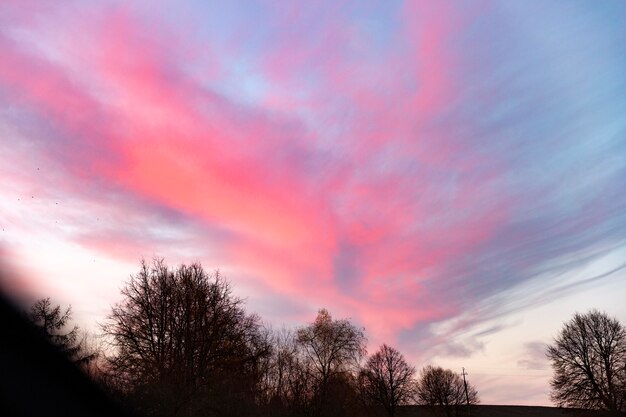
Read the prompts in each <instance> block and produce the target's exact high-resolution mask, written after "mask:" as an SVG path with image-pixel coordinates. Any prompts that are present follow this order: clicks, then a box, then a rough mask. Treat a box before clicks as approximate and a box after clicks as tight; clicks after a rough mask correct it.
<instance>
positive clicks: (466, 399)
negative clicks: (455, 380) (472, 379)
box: [461, 368, 470, 417]
mask: <svg viewBox="0 0 626 417" xmlns="http://www.w3.org/2000/svg"><path fill="white" fill-rule="evenodd" d="M461 375H463V385H464V386H465V401H467V417H470V402H469V395H468V394H467V381H466V380H465V375H467V372H465V368H463V373H461Z"/></svg>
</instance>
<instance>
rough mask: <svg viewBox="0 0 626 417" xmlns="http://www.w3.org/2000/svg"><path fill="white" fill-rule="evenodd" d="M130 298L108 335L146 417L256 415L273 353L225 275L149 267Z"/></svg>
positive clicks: (134, 282)
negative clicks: (262, 371) (264, 361)
mask: <svg viewBox="0 0 626 417" xmlns="http://www.w3.org/2000/svg"><path fill="white" fill-rule="evenodd" d="M122 294H123V296H124V299H123V301H122V302H121V303H119V304H117V305H116V306H114V307H113V309H112V312H111V314H110V316H109V318H108V320H107V322H106V324H105V325H104V326H103V330H104V332H105V334H107V335H108V336H109V337H110V338H111V339H112V343H113V345H114V347H115V349H116V351H117V353H116V354H115V356H113V357H112V359H111V363H112V367H113V370H114V372H115V373H116V375H117V377H118V379H119V381H120V385H121V386H122V387H124V389H125V391H126V393H127V395H128V396H129V398H130V399H131V401H133V402H134V403H135V404H136V405H137V406H138V407H139V408H140V409H141V411H143V412H144V413H145V414H148V415H198V416H200V415H229V414H232V415H244V414H249V412H250V410H251V408H252V407H253V406H254V397H255V394H256V389H257V383H258V382H259V363H260V360H261V358H263V357H264V356H266V355H267V354H268V353H269V348H270V347H269V345H268V344H267V341H266V340H265V339H264V337H263V333H262V332H261V327H260V322H259V318H258V317H257V316H255V315H249V314H247V313H246V312H245V311H244V309H243V301H242V300H241V299H239V298H236V297H234V296H233V295H232V293H231V289H230V286H229V284H228V283H227V282H226V281H225V280H224V279H223V278H222V277H221V276H220V275H219V273H217V272H216V273H214V274H208V273H206V272H205V271H204V269H203V268H202V266H201V265H200V264H192V265H189V266H187V265H181V266H179V267H178V268H177V269H175V270H170V269H168V267H167V265H166V264H165V262H164V261H163V260H162V259H156V260H154V261H153V262H152V264H151V265H149V264H147V263H146V262H142V263H141V268H140V270H139V273H138V274H137V275H131V277H130V280H129V281H128V283H127V284H126V286H125V287H124V289H123V290H122Z"/></svg>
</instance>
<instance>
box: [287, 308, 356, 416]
mask: <svg viewBox="0 0 626 417" xmlns="http://www.w3.org/2000/svg"><path fill="white" fill-rule="evenodd" d="M296 341H297V343H298V346H299V347H300V349H301V352H302V355H303V357H304V360H305V361H306V363H307V365H308V366H307V369H308V371H309V373H310V375H311V376H312V378H313V379H314V381H315V382H316V393H315V394H316V398H317V413H318V414H329V413H331V411H330V408H329V407H330V401H329V399H330V396H329V393H330V390H329V388H330V386H331V384H332V385H334V386H336V390H338V389H339V388H338V387H342V388H341V389H343V388H344V387H345V384H346V383H347V381H350V377H351V376H352V375H354V374H355V373H356V371H357V369H358V365H359V361H360V360H361V358H362V357H363V356H364V355H365V353H366V349H365V344H366V339H365V335H364V333H363V329H360V328H358V327H356V326H355V325H353V324H352V323H351V322H350V321H349V320H345V319H344V320H333V318H332V316H331V315H330V313H329V312H328V311H327V310H326V309H321V310H319V312H318V314H317V317H316V318H315V321H314V322H313V323H311V324H309V325H307V326H304V327H301V328H299V329H298V331H297V333H296Z"/></svg>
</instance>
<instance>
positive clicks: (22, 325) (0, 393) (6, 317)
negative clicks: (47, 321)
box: [0, 272, 133, 417]
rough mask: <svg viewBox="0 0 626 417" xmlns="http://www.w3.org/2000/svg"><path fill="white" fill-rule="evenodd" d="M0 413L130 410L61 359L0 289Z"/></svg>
mask: <svg viewBox="0 0 626 417" xmlns="http://www.w3.org/2000/svg"><path fill="white" fill-rule="evenodd" d="M0 273H1V272H0ZM0 415H1V416H7V417H8V416H24V417H26V416H28V417H30V416H32V417H40V416H46V417H55V416H94V417H97V416H121V417H123V416H129V417H130V416H132V415H133V414H132V413H130V412H128V411H127V410H124V409H123V408H122V407H121V406H120V405H118V404H117V403H116V402H115V401H114V400H112V399H111V398H109V396H108V395H107V394H106V393H105V392H104V391H103V390H102V389H100V388H99V387H98V386H97V385H96V384H94V383H93V382H92V381H91V380H90V379H89V378H88V377H87V376H86V375H84V374H83V373H82V372H81V371H80V370H79V369H78V368H77V367H75V366H74V365H73V364H72V363H71V362H69V361H68V360H66V359H65V358H64V357H63V356H62V354H61V353H60V352H58V351H57V350H56V349H55V348H54V346H52V345H51V344H49V343H48V341H47V340H45V339H44V338H43V336H42V335H41V334H40V333H39V332H37V330H36V328H35V327H34V326H33V325H32V324H31V323H30V322H28V321H27V320H26V319H25V317H23V315H22V314H21V313H20V310H19V309H18V308H17V307H16V306H15V305H13V303H11V302H10V301H9V299H8V298H7V297H6V296H5V295H4V294H2V293H0Z"/></svg>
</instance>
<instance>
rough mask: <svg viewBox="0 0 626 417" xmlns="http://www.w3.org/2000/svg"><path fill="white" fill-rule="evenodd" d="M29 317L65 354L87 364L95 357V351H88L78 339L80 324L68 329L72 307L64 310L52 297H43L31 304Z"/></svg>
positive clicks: (71, 358) (76, 361)
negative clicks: (54, 303)
mask: <svg viewBox="0 0 626 417" xmlns="http://www.w3.org/2000/svg"><path fill="white" fill-rule="evenodd" d="M28 317H29V319H30V320H31V321H32V322H33V324H34V325H35V326H36V327H37V328H38V329H39V330H40V331H41V333H42V334H43V335H44V336H45V337H46V338H47V339H48V340H49V341H50V342H51V343H52V344H53V345H54V346H56V347H57V348H58V349H59V350H60V351H61V352H62V353H63V354H64V355H65V356H67V357H68V358H69V359H70V360H71V361H72V362H74V363H75V364H78V365H86V364H88V363H89V362H91V361H92V360H93V359H94V358H95V356H96V355H95V353H87V352H86V351H85V349H84V348H83V345H82V343H81V341H80V340H78V332H79V329H78V326H73V327H72V328H71V329H70V330H67V329H66V328H67V326H68V325H69V322H70V320H71V318H72V307H71V306H69V307H67V308H66V309H65V310H64V311H62V310H61V306H59V305H56V306H52V303H51V302H50V298H49V297H48V298H41V299H39V300H37V301H35V303H34V304H33V305H32V306H31V308H30V312H29V314H28Z"/></svg>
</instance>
